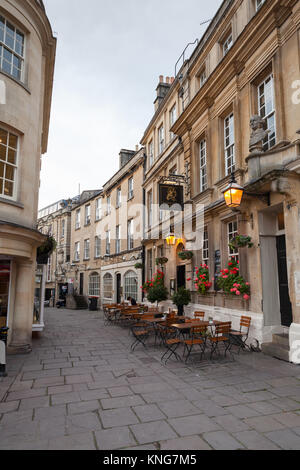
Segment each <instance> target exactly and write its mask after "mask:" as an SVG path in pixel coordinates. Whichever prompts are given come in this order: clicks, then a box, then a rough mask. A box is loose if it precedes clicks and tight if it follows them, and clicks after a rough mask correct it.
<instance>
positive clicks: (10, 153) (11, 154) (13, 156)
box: [7, 149, 17, 165]
mask: <svg viewBox="0 0 300 470" xmlns="http://www.w3.org/2000/svg"><path fill="white" fill-rule="evenodd" d="M16 156H17V153H16V152H15V151H14V150H11V149H8V155H7V161H8V162H9V163H12V164H13V165H15V164H16Z"/></svg>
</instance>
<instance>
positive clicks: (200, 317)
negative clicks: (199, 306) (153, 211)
mask: <svg viewBox="0 0 300 470" xmlns="http://www.w3.org/2000/svg"><path fill="white" fill-rule="evenodd" d="M194 318H197V319H198V320H200V321H201V320H204V318H205V312H194Z"/></svg>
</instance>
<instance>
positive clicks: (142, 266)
mask: <svg viewBox="0 0 300 470" xmlns="http://www.w3.org/2000/svg"><path fill="white" fill-rule="evenodd" d="M134 267H135V269H143V268H144V265H143V263H136V264H135V265H134Z"/></svg>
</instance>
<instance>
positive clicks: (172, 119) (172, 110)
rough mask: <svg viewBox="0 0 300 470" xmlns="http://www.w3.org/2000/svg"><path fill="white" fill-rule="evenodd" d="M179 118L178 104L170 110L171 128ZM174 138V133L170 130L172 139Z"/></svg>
mask: <svg viewBox="0 0 300 470" xmlns="http://www.w3.org/2000/svg"><path fill="white" fill-rule="evenodd" d="M176 119H177V112H176V104H174V106H173V107H172V109H171V111H170V128H171V127H172V126H173V125H174V124H175V121H176ZM172 139H174V133H173V132H171V131H170V140H172Z"/></svg>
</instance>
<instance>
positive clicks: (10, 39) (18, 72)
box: [0, 15, 25, 81]
mask: <svg viewBox="0 0 300 470" xmlns="http://www.w3.org/2000/svg"><path fill="white" fill-rule="evenodd" d="M24 42H25V36H24V34H23V33H22V32H21V31H19V30H18V29H17V28H16V27H15V26H13V25H12V24H11V23H10V22H9V21H7V20H6V19H5V18H4V17H3V16H1V15H0V69H1V70H2V71H3V72H5V73H7V74H8V75H11V76H12V77H14V78H16V79H17V80H20V81H21V80H22V79H23V69H24Z"/></svg>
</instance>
